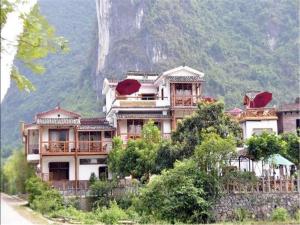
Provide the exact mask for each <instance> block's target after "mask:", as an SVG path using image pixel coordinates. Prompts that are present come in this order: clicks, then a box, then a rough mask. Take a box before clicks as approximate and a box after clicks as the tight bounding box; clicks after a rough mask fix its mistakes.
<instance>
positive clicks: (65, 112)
mask: <svg viewBox="0 0 300 225" xmlns="http://www.w3.org/2000/svg"><path fill="white" fill-rule="evenodd" d="M52 113H63V114H66V115H70V116H72V117H75V118H79V117H80V115H79V114H77V113H74V112H71V111H68V110H65V109H62V108H60V107H59V106H58V107H55V108H54V109H51V110H49V111H46V112H41V113H38V114H36V117H37V118H39V117H41V116H46V115H49V114H52Z"/></svg>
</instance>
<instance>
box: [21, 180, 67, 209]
mask: <svg viewBox="0 0 300 225" xmlns="http://www.w3.org/2000/svg"><path fill="white" fill-rule="evenodd" d="M26 191H27V193H28V194H29V197H28V202H29V206H30V207H31V208H32V209H34V210H37V211H39V212H41V213H42V214H49V213H51V212H53V211H56V210H59V209H61V208H62V206H63V198H62V196H61V194H60V193H59V192H58V191H57V190H56V189H53V188H51V187H50V186H49V185H48V184H47V183H45V182H43V181H42V180H41V179H40V178H39V177H31V178H30V179H28V180H27V181H26Z"/></svg>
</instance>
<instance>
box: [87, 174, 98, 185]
mask: <svg viewBox="0 0 300 225" xmlns="http://www.w3.org/2000/svg"><path fill="white" fill-rule="evenodd" d="M96 180H97V176H96V174H95V173H94V172H93V173H91V176H90V179H89V185H92V184H94V183H95V182H96Z"/></svg>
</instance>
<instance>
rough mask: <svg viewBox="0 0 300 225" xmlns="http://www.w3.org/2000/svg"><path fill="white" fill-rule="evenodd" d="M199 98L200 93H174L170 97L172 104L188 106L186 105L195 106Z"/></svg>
mask: <svg viewBox="0 0 300 225" xmlns="http://www.w3.org/2000/svg"><path fill="white" fill-rule="evenodd" d="M200 100H201V96H200V95H190V96H178V95H175V96H173V98H172V106H173V107H174V106H175V107H176V106H177V107H178V106H185V107H186V106H188V107H195V106H197V104H198V102H199V101H200Z"/></svg>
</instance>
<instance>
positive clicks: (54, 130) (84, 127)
mask: <svg viewBox="0 0 300 225" xmlns="http://www.w3.org/2000/svg"><path fill="white" fill-rule="evenodd" d="M114 132H115V129H114V128H113V127H112V126H110V125H109V124H108V123H107V121H106V120H105V119H103V118H82V117H81V116H80V115H79V114H77V113H74V112H70V111H67V110H64V109H62V108H60V107H59V106H58V107H56V108H55V109H52V110H50V111H47V112H42V113H38V114H37V115H36V116H35V119H34V122H33V123H29V124H25V123H22V135H23V142H24V145H25V153H26V157H27V161H28V162H29V163H32V164H33V165H34V166H35V168H36V171H37V173H38V174H39V175H40V176H41V177H42V179H43V180H45V181H50V182H52V184H53V185H54V186H56V187H60V188H63V187H62V186H64V187H65V186H68V188H72V187H73V188H75V187H77V188H79V187H80V186H86V183H87V181H88V180H89V178H90V176H91V173H95V175H96V176H97V177H102V176H104V177H107V176H108V170H107V164H106V158H107V154H108V153H109V151H110V149H111V148H112V137H113V136H114ZM65 188H67V187H65Z"/></svg>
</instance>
